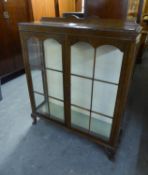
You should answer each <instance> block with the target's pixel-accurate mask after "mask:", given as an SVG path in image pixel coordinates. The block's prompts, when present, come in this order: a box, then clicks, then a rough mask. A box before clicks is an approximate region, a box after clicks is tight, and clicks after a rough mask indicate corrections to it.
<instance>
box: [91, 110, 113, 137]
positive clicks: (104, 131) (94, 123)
mask: <svg viewBox="0 0 148 175" xmlns="http://www.w3.org/2000/svg"><path fill="white" fill-rule="evenodd" d="M111 128H112V119H109V118H106V117H103V116H101V115H98V114H95V113H91V125H90V132H91V133H92V134H94V135H97V136H99V137H102V138H103V139H105V140H108V139H109V138H110V133H111Z"/></svg>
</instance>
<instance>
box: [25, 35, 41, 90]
mask: <svg viewBox="0 0 148 175" xmlns="http://www.w3.org/2000/svg"><path fill="white" fill-rule="evenodd" d="M28 54H29V64H30V69H31V76H32V84H33V90H34V91H36V92H40V93H43V80H42V71H41V69H42V64H41V50H40V42H39V40H38V39H37V38H30V39H29V40H28Z"/></svg>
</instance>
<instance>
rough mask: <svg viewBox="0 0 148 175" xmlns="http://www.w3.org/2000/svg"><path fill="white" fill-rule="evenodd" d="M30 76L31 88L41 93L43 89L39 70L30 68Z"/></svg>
mask: <svg viewBox="0 0 148 175" xmlns="http://www.w3.org/2000/svg"><path fill="white" fill-rule="evenodd" d="M31 76H32V84H33V90H34V91H36V92H40V93H42V94H43V93H44V91H43V79H42V72H41V70H37V69H32V70H31Z"/></svg>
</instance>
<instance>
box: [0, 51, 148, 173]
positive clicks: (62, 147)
mask: <svg viewBox="0 0 148 175" xmlns="http://www.w3.org/2000/svg"><path fill="white" fill-rule="evenodd" d="M144 57H145V59H144V62H143V64H142V65H138V66H137V67H136V70H135V74H134V77H133V82H132V86H131V89H130V94H129V100H128V103H127V107H126V111H125V117H126V121H125V130H124V134H123V137H122V141H121V144H120V147H119V149H118V152H117V156H116V161H115V162H111V161H109V160H108V158H107V156H106V154H105V153H104V151H103V150H102V149H101V148H100V147H99V146H98V145H96V144H94V143H92V142H91V141H89V140H86V139H84V138H82V137H79V136H77V135H74V134H72V133H70V132H68V131H66V130H64V129H63V128H59V127H56V126H54V125H52V124H50V123H48V122H45V121H43V120H39V121H38V124H37V125H36V126H32V124H31V123H32V120H31V118H30V113H31V109H30V104H29V98H28V92H27V85H26V79H25V76H24V75H23V76H21V77H19V78H17V79H15V80H12V81H10V82H8V83H6V84H4V85H3V86H2V93H3V100H2V101H1V102H0V175H12V174H13V175H148V118H147V116H148V106H147V104H148V102H147V101H148V54H146V53H145V56H144Z"/></svg>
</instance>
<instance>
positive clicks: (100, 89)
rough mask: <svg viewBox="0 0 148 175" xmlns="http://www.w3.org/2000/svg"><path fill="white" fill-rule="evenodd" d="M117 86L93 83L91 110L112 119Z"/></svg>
mask: <svg viewBox="0 0 148 175" xmlns="http://www.w3.org/2000/svg"><path fill="white" fill-rule="evenodd" d="M117 88H118V86H116V85H112V84H108V83H102V82H97V81H94V89H93V104H92V110H93V111H94V112H99V113H102V114H106V115H108V116H111V117H113V115H114V108H115V102H116V96H117Z"/></svg>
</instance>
